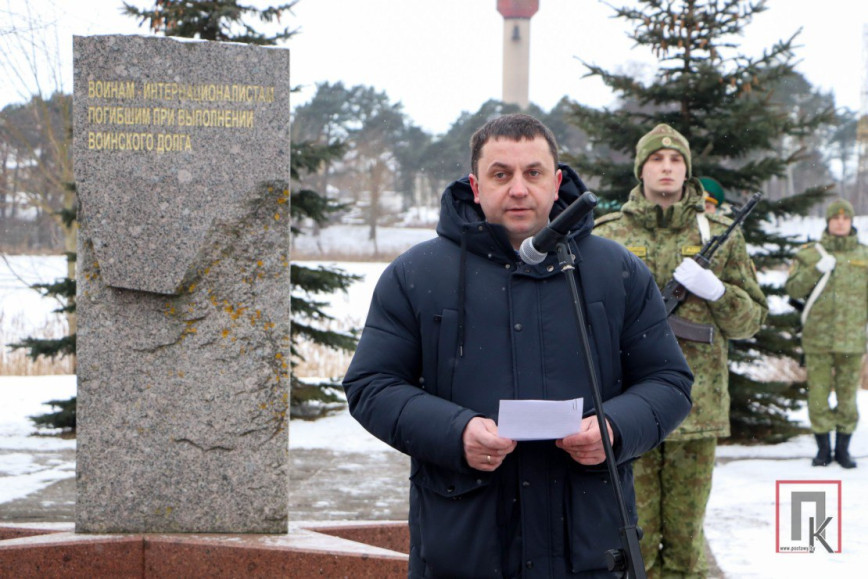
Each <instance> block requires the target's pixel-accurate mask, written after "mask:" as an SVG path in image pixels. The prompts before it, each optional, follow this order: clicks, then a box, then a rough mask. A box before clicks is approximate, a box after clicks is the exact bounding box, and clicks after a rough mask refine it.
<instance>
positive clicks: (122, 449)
mask: <svg viewBox="0 0 868 579" xmlns="http://www.w3.org/2000/svg"><path fill="white" fill-rule="evenodd" d="M74 69H75V70H74V75H75V76H74V134H73V144H74V163H75V164H74V167H75V179H76V190H77V192H78V195H79V199H80V211H79V221H80V226H81V227H80V236H79V254H78V273H77V281H78V296H77V300H78V301H77V304H78V315H79V327H78V457H77V494H78V496H77V507H76V530H77V531H78V532H99V533H104V532H201V533H224V532H231V533H245V532H253V533H284V532H286V528H287V520H286V518H287V515H286V513H287V495H288V446H289V442H288V432H287V427H288V413H287V410H288V406H289V350H290V341H289V340H290V328H289V315H290V312H289V296H290V285H289V191H288V183H289V153H290V143H289V93H290V87H289V53H288V51H287V50H285V49H277V48H264V47H255V46H247V45H240V44H224V43H216V42H182V41H178V40H175V39H170V38H157V37H136V36H95V37H76V38H75V39H74Z"/></svg>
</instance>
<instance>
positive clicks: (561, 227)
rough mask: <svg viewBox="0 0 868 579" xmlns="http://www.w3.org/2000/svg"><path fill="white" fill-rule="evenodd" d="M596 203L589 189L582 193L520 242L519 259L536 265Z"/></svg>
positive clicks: (595, 198)
mask: <svg viewBox="0 0 868 579" xmlns="http://www.w3.org/2000/svg"><path fill="white" fill-rule="evenodd" d="M596 205H597V196H596V195H594V194H593V193H591V192H590V191H585V192H584V193H582V195H581V196H580V197H579V198H578V199H576V200H575V201H573V202H572V203H570V204H569V206H567V208H566V209H564V210H563V211H561V214H560V215H558V216H557V217H555V220H554V221H552V222H550V223H549V224H548V225H546V226H545V227H544V228H543V229H542V230H541V231H540V232H539V233H537V234H536V235H534V236H533V237H528V238H527V239H525V240H524V241H522V242H521V246H520V247H519V248H518V255H519V257H520V258H521V260H522V261H523V262H525V263H527V264H529V265H536V264H538V263H542V262H543V260H545V258H546V255H548V253H549V252H550V251H552V250H553V249H554V248H555V247H556V246H557V244H558V242H560V241H561V240H562V239H563V238H564V236H566V235H567V233H569V232H570V229H572V227H573V226H574V225H575V224H576V223H578V222H579V221H581V220H582V218H583V217H584V216H585V215H587V214H588V213H589V212H590V211H593V209H594V207H595V206H596Z"/></svg>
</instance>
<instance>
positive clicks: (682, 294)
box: [662, 193, 763, 341]
mask: <svg viewBox="0 0 868 579" xmlns="http://www.w3.org/2000/svg"><path fill="white" fill-rule="evenodd" d="M762 196H763V194H762V193H754V194H753V195H751V197H750V199H748V201H747V203H745V204H744V205H742V207H741V209H739V210H738V211H737V212H736V213H735V214H733V216H732V224H730V226H729V227H727V229H726V231H724V232H723V233H721V234H720V235H715V236H714V237H712V238H711V239H709V240H708V242H707V243H706V244H705V245H703V246H702V249H701V250H700V251H699V253H697V254H696V255H695V256H693V259H695V260H696V262H697V263H699V265H701V266H702V267H704V268H705V269H708V268H709V267H711V258H712V257H714V254H715V252H717V250H718V249H720V246H722V245H723V244H724V242H725V241H726V240H727V239H729V236H730V235H732V232H733V231H735V228H736V227H738V226H739V225H740V224H741V223H742V221H744V220H745V219H746V218H747V216H748V215H750V212H751V211H753V209H754V207H756V204H757V203H759V200H760V198H761V197H762ZM687 293H688V292H687V288H686V287H684V286H683V285H681V284H680V283H678V282H677V281H676V280H675V278H672V279H670V280H669V282H668V283H667V284H666V285H665V286H664V287H663V291H662V294H663V303H664V305H665V306H666V315H667V316H670V322H671V319H672V318H671V316H672V314H673V313H674V312H675V310H677V309H678V306H680V305H681V304H682V303H684V300H686V299H687ZM682 321H684V320H682ZM686 323H689V322H686ZM677 334H678V332H676V335H677ZM703 341H704V340H703Z"/></svg>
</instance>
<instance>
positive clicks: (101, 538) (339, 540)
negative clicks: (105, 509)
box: [0, 522, 409, 579]
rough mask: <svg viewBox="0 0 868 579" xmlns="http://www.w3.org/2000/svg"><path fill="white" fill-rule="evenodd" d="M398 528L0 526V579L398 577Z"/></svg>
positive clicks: (402, 553)
mask: <svg viewBox="0 0 868 579" xmlns="http://www.w3.org/2000/svg"><path fill="white" fill-rule="evenodd" d="M408 551H409V534H408V529H407V524H406V523H405V522H395V523H389V522H386V523H384V522H375V523H360V522H345V523H335V522H328V523H322V522H319V523H304V522H302V523H297V524H292V525H290V529H289V533H288V534H286V535H177V534H172V535H170V534H159V535H158V534H144V535H143V534H138V535H89V534H88V535H86V534H76V533H74V532H73V525H72V524H20V523H19V524H17V525H13V524H10V525H0V577H20V578H25V577H40V578H43V577H64V578H76V577H82V578H85V577H86V578H88V579H91V578H99V577H130V578H133V577H143V578H144V577H148V578H151V577H289V576H292V577H377V578H381V577H406V576H407V552H408Z"/></svg>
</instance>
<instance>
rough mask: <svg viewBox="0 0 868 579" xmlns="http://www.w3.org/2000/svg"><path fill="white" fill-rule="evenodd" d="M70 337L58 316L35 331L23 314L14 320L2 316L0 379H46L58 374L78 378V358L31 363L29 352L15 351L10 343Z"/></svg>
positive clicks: (0, 329) (62, 358) (41, 360)
mask: <svg viewBox="0 0 868 579" xmlns="http://www.w3.org/2000/svg"><path fill="white" fill-rule="evenodd" d="M66 334H67V325H66V320H64V319H63V317H61V316H56V317H54V318H52V319H51V320H50V321H47V322H46V323H45V324H43V325H42V327H37V328H33V327H32V326H31V324H30V323H28V321H27V320H26V318H25V316H24V315H23V314H20V315H17V316H15V317H14V318H12V319H8V320H7V319H4V316H3V313H2V312H0V344H2V346H0V375H4V376H43V375H55V374H75V357H74V356H58V357H56V358H46V357H44V356H41V357H39V358H38V359H36V360H31V359H30V358H29V357H28V356H27V350H25V349H17V350H13V349H12V348H10V347H9V344H10V343H15V342H18V341H20V340H22V339H23V338H25V337H34V338H44V339H59V338H62V337H63V336H65V335H66Z"/></svg>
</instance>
